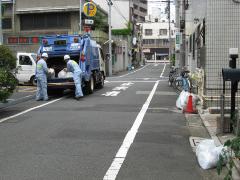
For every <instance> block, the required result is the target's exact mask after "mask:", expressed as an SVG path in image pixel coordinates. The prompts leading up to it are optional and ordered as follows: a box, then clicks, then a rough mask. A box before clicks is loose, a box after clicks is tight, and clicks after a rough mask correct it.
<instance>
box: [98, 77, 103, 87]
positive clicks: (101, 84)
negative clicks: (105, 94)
mask: <svg viewBox="0 0 240 180" xmlns="http://www.w3.org/2000/svg"><path fill="white" fill-rule="evenodd" d="M103 87H104V75H103V73H101V82H100V83H98V88H99V89H102V88H103Z"/></svg>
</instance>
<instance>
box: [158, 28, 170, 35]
mask: <svg viewBox="0 0 240 180" xmlns="http://www.w3.org/2000/svg"><path fill="white" fill-rule="evenodd" d="M167 32H168V31H167V29H160V30H159V35H167Z"/></svg>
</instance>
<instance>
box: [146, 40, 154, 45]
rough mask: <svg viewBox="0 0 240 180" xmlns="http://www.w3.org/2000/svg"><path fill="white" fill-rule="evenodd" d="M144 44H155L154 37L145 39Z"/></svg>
mask: <svg viewBox="0 0 240 180" xmlns="http://www.w3.org/2000/svg"><path fill="white" fill-rule="evenodd" d="M143 44H154V39H143Z"/></svg>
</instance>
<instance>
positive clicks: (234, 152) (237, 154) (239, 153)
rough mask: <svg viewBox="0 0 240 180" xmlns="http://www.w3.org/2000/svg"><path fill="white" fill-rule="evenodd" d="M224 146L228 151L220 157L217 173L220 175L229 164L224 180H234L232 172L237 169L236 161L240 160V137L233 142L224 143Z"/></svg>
mask: <svg viewBox="0 0 240 180" xmlns="http://www.w3.org/2000/svg"><path fill="white" fill-rule="evenodd" d="M224 146H225V147H227V151H224V152H223V153H222V154H221V155H220V156H219V161H218V164H217V172H218V174H219V175H220V174H221V172H222V171H223V166H224V165H225V164H227V167H228V168H227V172H226V174H225V177H224V180H232V179H233V177H232V170H233V168H234V167H235V168H237V166H236V164H235V161H234V159H236V160H239V159H240V137H235V138H234V139H232V140H228V141H226V142H225V143H224Z"/></svg>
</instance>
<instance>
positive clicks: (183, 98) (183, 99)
mask: <svg viewBox="0 0 240 180" xmlns="http://www.w3.org/2000/svg"><path fill="white" fill-rule="evenodd" d="M189 94H190V93H189V92H187V91H184V90H183V91H182V92H181V93H180V95H179V96H178V99H177V101H176V106H177V108H178V109H181V110H182V109H183V108H184V107H185V106H186V104H187V100H188V96H189Z"/></svg>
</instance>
